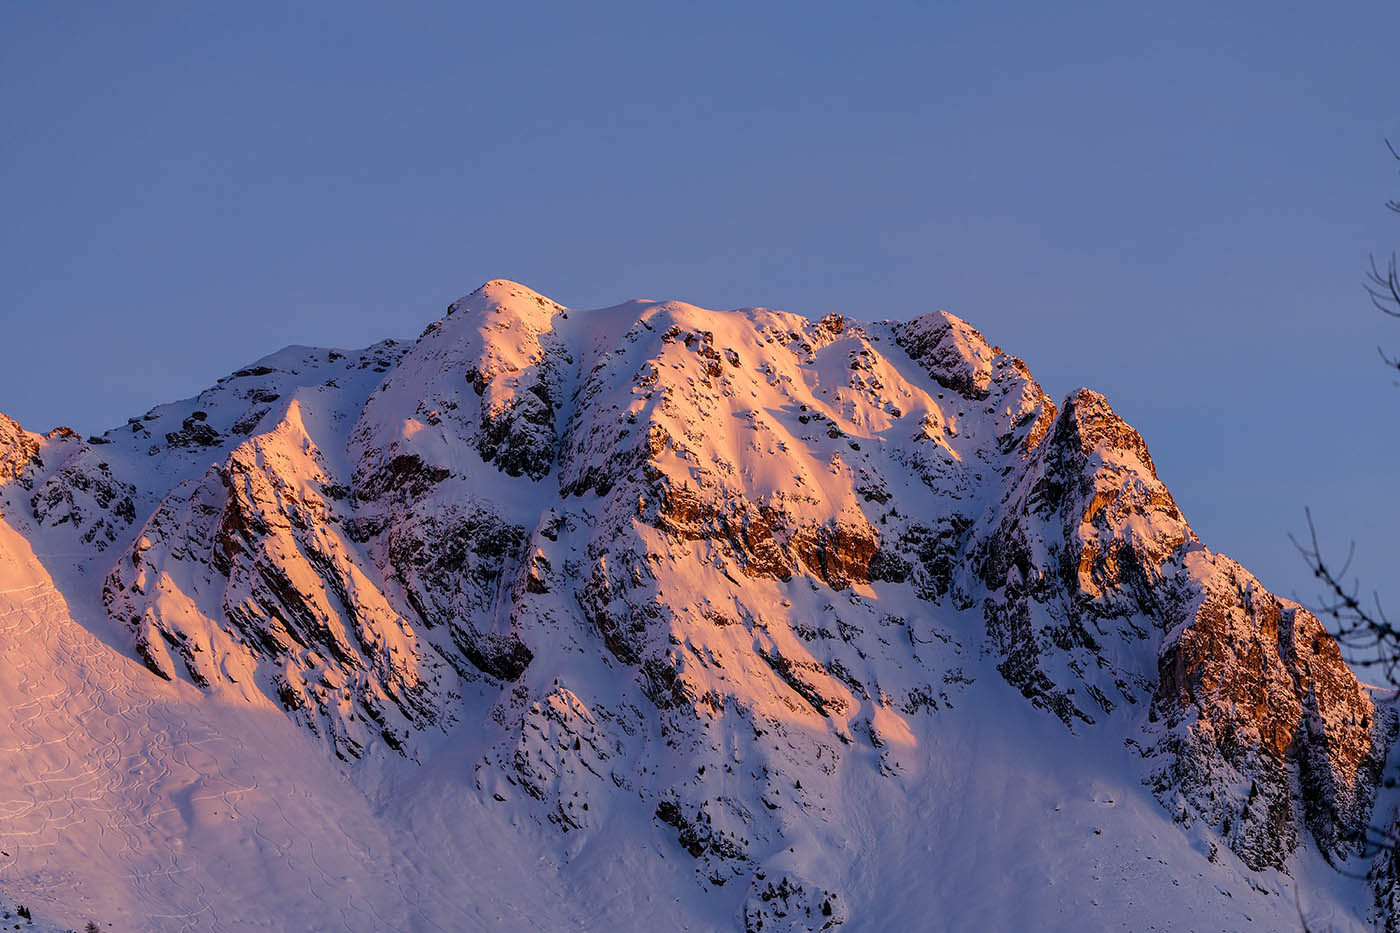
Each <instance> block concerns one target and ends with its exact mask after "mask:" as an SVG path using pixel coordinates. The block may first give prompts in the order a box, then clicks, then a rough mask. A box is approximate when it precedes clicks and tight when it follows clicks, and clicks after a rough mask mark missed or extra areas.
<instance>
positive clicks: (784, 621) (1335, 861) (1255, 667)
mask: <svg viewBox="0 0 1400 933" xmlns="http://www.w3.org/2000/svg"><path fill="white" fill-rule="evenodd" d="M906 316H907V315H906ZM1125 352H1130V348H1125ZM0 516H2V517H3V521H0V746H3V748H4V751H5V755H4V756H3V757H0V815H3V819H0V891H3V892H4V894H5V895H6V896H8V897H10V898H13V899H14V900H16V901H21V902H23V903H25V904H30V905H32V906H33V909H34V911H35V912H36V914H37V913H42V914H43V915H44V916H45V917H52V918H55V921H54V922H56V923H66V924H69V925H72V926H74V927H80V926H81V925H82V924H83V923H85V922H87V920H89V919H93V920H95V921H97V922H100V923H103V924H104V926H103V929H106V926H105V924H107V923H110V924H112V928H113V929H138V928H139V929H196V928H197V929H244V928H267V929H445V930H461V929H538V928H579V929H595V928H605V927H615V928H620V929H628V930H631V929H639V930H640V929H693V930H700V929H716V928H719V929H725V928H734V929H746V930H755V931H756V930H764V931H775V930H816V929H832V928H836V927H841V926H844V927H845V928H847V929H872V930H874V929H996V928H1018V929H1027V928H1031V929H1067V930H1069V929H1074V930H1083V929H1099V928H1109V927H1112V928H1120V927H1126V928H1131V929H1185V928H1195V929H1256V928H1273V929H1281V928H1288V927H1296V926H1297V925H1298V918H1299V912H1300V911H1301V912H1302V913H1303V915H1304V916H1306V917H1308V918H1309V920H1310V922H1311V923H1313V924H1314V925H1320V926H1327V925H1329V924H1330V925H1332V926H1334V927H1337V928H1342V929H1345V928H1350V927H1358V928H1366V927H1368V926H1369V925H1371V924H1379V925H1381V926H1382V927H1384V928H1387V929H1393V928H1394V927H1395V926H1396V925H1397V924H1400V880H1397V879H1400V866H1396V865H1395V864H1393V863H1392V862H1391V860H1390V859H1389V857H1388V855H1382V856H1381V857H1380V858H1379V859H1377V860H1375V861H1374V862H1372V861H1368V860H1367V858H1366V857H1365V856H1364V855H1363V853H1362V852H1361V848H1360V845H1359V840H1360V836H1361V834H1362V833H1363V831H1364V830H1365V829H1366V827H1368V826H1371V825H1376V826H1385V825H1389V824H1391V823H1393V822H1394V811H1395V805H1396V800H1395V799H1393V797H1392V792H1391V791H1389V790H1387V785H1385V783H1384V782H1383V781H1382V775H1383V774H1384V773H1385V763H1386V758H1387V754H1388V750H1389V746H1390V744H1391V741H1392V739H1393V738H1394V736H1395V733H1396V729H1397V725H1396V723H1397V717H1396V715H1395V713H1394V712H1393V711H1392V709H1391V706H1390V705H1389V695H1388V694H1382V693H1380V692H1378V691H1373V690H1371V689H1369V688H1367V687H1365V686H1363V685H1361V684H1359V683H1358V682H1357V680H1356V678H1355V677H1354V676H1353V674H1352V672H1351V671H1350V670H1349V669H1348V668H1347V666H1346V665H1345V664H1344V663H1343V661H1342V658H1341V656H1340V654H1339V652H1338V649H1337V646H1336V645H1335V644H1334V642H1333V641H1332V639H1331V638H1330V637H1329V636H1328V635H1327V633H1326V631H1325V630H1324V628H1323V626H1322V625H1320V624H1319V623H1318V621H1317V620H1316V619H1315V618H1313V616H1312V615H1310V614H1309V613H1308V612H1307V611H1306V610H1305V609H1303V608H1301V607H1299V606H1297V605H1295V604H1293V603H1291V602H1288V601H1287V600H1282V599H1279V598H1277V597H1275V596H1274V595H1272V594H1270V593H1269V592H1267V591H1266V590H1265V589H1264V588H1263V587H1262V586H1260V584H1259V582H1258V581H1257V580H1256V579H1255V578H1254V577H1252V576H1251V575H1250V574H1249V573H1248V572H1247V571H1246V570H1244V569H1243V568H1242V567H1240V566H1239V565H1238V564H1236V563H1235V562H1233V561H1231V560H1230V559H1229V558H1227V557H1225V556H1223V555H1220V554H1217V553H1214V552H1212V551H1210V550H1209V549H1207V548H1206V547H1205V546H1204V545H1203V544H1202V543H1201V542H1200V541H1199V540H1198V539H1197V538H1196V535H1195V534H1194V533H1193V532H1192V530H1191V528H1190V526H1189V525H1188V524H1187V522H1186V519H1185V518H1184V517H1183V515H1182V514H1181V512H1180V511H1179V510H1178V508H1177V506H1176V504H1175V503H1174V502H1173V500H1172V497H1171V494H1170V492H1168V490H1167V489H1166V487H1165V486H1163V484H1162V483H1161V482H1160V481H1159V480H1158V478H1157V475H1156V473H1155V470H1154V468H1153V464H1152V458H1151V456H1150V455H1149V454H1148V450H1147V446H1146V444H1145V443H1144V442H1143V440H1142V438H1141V437H1140V436H1139V435H1138V434H1137V432H1136V431H1134V430H1133V429H1132V428H1131V427H1129V426H1128V425H1127V424H1125V423H1124V422H1123V421H1122V420H1121V419H1120V418H1119V417H1118V416H1117V415H1116V414H1115V413H1114V412H1113V410H1112V409H1111V408H1110V407H1109V405H1108V403H1107V401H1106V400H1105V399H1104V398H1103V396H1101V395H1098V394H1096V393H1094V392H1091V391H1089V390H1080V391H1078V392H1076V393H1074V394H1072V395H1071V396H1069V397H1068V398H1067V399H1065V400H1064V401H1063V402H1062V403H1061V404H1059V405H1056V404H1055V403H1054V402H1053V401H1052V400H1051V399H1050V398H1048V397H1047V396H1046V395H1045V393H1044V392H1043V391H1042V390H1041V388H1040V387H1039V386H1038V385H1037V384H1036V383H1035V381H1034V380H1033V379H1032V378H1031V375H1030V373H1029V372H1028V371H1027V369H1026V367H1025V366H1024V365H1023V364H1022V363H1021V361H1020V360H1018V359H1016V358H1015V357H1013V356H1010V355H1008V354H1007V353H1005V352H1003V351H1002V350H1001V349H1000V348H998V347H994V346H990V345H989V344H988V343H987V341H986V340H985V339H984V338H983V337H982V335H981V334H980V333H978V332H977V331H976V330H975V329H973V328H972V327H971V326H969V325H968V324H966V323H965V322H963V321H961V320H959V319H958V318H956V317H953V316H952V315H949V314H946V313H943V312H937V313H932V314H926V315H924V316H921V317H915V318H913V319H912V320H905V321H902V322H894V321H882V322H879V323H859V322H857V321H855V320H852V319H847V318H843V317H840V316H836V315H830V316H828V317H826V318H823V319H822V320H820V321H815V322H814V321H810V320H807V319H805V318H802V317H800V316H797V315H794V314H788V313H782V312H776V311H769V310H765V309H758V308H750V309H743V310H737V311H710V310H706V309H702V308H698V307H694V306H692V305H687V304H684V303H681V302H652V301H633V302H628V303H626V304H623V305H619V306H617V307H613V308H607V309H602V310H597V311H583V312H577V311H571V310H568V309H566V308H564V307H563V306H561V305H559V304H557V303H556V302H554V301H551V300H549V299H547V298H545V297H543V296H541V295H538V294H536V293H535V292H533V291H531V290H529V289H528V288H525V287H524V286H521V285H517V284H515V283H512V282H505V281H494V282H490V283H487V284H486V285H484V286H482V288H480V289H478V290H477V291H475V292H473V293H472V294H471V295H469V296H467V297H466V298H463V299H461V300H459V301H457V302H454V303H453V304H452V305H451V306H450V307H449V309H448V311H447V314H446V315H445V316H444V317H443V318H442V319H441V320H439V321H436V322H434V323H432V324H430V325H429V326H428V327H427V329H426V330H425V331H424V332H423V333H422V335H421V336H420V337H419V338H418V339H417V340H415V341H394V340H387V341H384V342H383V343H380V344H376V345H374V346H372V347H369V348H366V349H364V350H357V351H343V350H321V349H311V348H306V347H289V348H287V349H285V350H282V351H280V352H278V353H275V354H273V355H272V356H269V357H266V358H264V359H263V360H260V361H259V362H257V363H256V364H254V365H252V366H250V367H248V368H246V369H242V370H239V371H238V372H236V373H234V374H232V375H231V376H228V377H226V378H224V379H221V380H220V381H219V382H218V384H217V385H215V386H214V387H212V388H210V389H208V390H206V391H205V392H203V393H202V394H200V395H199V396H198V397H196V398H193V399H188V400H185V401H181V402H176V403H173V404H170V405H165V406H161V407H158V408H155V409H152V410H151V411H150V412H148V413H146V414H145V415H144V416H141V417H139V418H132V419H131V420H130V421H129V422H128V423H127V424H125V425H122V426H121V427H118V428H115V429H113V430H111V431H108V432H107V433H106V434H103V435H101V436H98V437H90V438H87V439H86V440H84V439H83V438H81V437H79V436H77V435H76V434H74V433H73V432H71V431H68V430H66V429H61V428H60V429H56V430H54V431H51V432H49V433H48V434H45V435H39V434H35V433H31V432H28V431H26V430H24V429H22V428H21V427H20V426H19V425H17V424H16V423H14V422H13V421H11V420H10V419H8V418H4V417H3V416H0Z"/></svg>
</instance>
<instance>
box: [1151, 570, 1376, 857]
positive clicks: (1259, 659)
mask: <svg viewBox="0 0 1400 933" xmlns="http://www.w3.org/2000/svg"><path fill="white" fill-rule="evenodd" d="M1190 561H1191V562H1192V563H1193V564H1207V563H1208V564H1209V570H1208V572H1209V576H1207V577H1206V579H1207V581H1208V583H1207V587H1206V590H1205V592H1204V593H1203V594H1202V596H1201V597H1200V599H1199V604H1198V605H1197V606H1196V607H1195V609H1194V612H1190V610H1189V609H1188V615H1187V617H1186V618H1185V619H1184V620H1183V624H1182V626H1181V628H1180V629H1179V630H1178V631H1177V632H1175V633H1172V635H1170V636H1169V637H1168V639H1167V641H1166V643H1165V644H1164V647H1163V650H1162V653H1161V656H1160V662H1159V663H1160V668H1161V675H1160V680H1159V684H1158V692H1157V698H1156V707H1157V709H1158V710H1160V712H1161V715H1162V716H1163V717H1164V718H1165V719H1166V722H1167V725H1168V728H1169V730H1170V731H1169V733H1168V736H1167V739H1166V744H1167V746H1168V747H1169V748H1170V750H1171V752H1172V762H1171V764H1170V765H1169V766H1168V768H1167V769H1166V771H1165V772H1164V774H1163V775H1162V777H1165V778H1167V779H1169V780H1170V782H1171V783H1172V784H1174V785H1175V786H1174V787H1172V788H1171V791H1175V792H1178V793H1180V794H1182V795H1183V796H1184V797H1185V798H1186V800H1187V801H1189V802H1190V803H1192V804H1194V805H1195V806H1196V807H1197V808H1198V809H1199V810H1200V812H1201V813H1202V814H1203V815H1205V816H1206V817H1207V818H1208V819H1210V820H1212V821H1219V823H1220V824H1221V825H1222V827H1223V829H1222V832H1223V834H1224V835H1225V836H1226V837H1227V838H1228V839H1229V840H1230V842H1231V846H1232V848H1234V849H1235V851H1236V852H1237V853H1238V854H1239V855H1240V857H1241V858H1242V859H1244V861H1245V862H1246V864H1248V865H1250V866H1251V867H1254V868H1260V867H1264V866H1272V867H1281V866H1282V865H1283V860H1284V858H1285V857H1286V856H1287V855H1288V853H1289V852H1290V851H1291V849H1292V848H1293V846H1294V845H1295V844H1296V838H1297V834H1298V829H1299V828H1300V827H1306V828H1307V829H1308V830H1309V831H1310V832H1311V833H1312V835H1313V837H1314V838H1315V839H1316V840H1317V843H1318V845H1319V847H1321V849H1322V850H1323V852H1324V853H1326V854H1329V855H1334V856H1345V855H1346V854H1348V853H1349V852H1351V851H1357V850H1359V843H1360V841H1361V837H1362V833H1363V832H1364V830H1365V828H1366V825H1367V822H1368V820H1369V819H1370V814H1371V802H1372V799H1373V796H1374V791H1375V787H1376V785H1377V782H1378V780H1379V778H1380V771H1381V767H1382V765H1383V764H1384V758H1385V754H1384V753H1385V749H1386V747H1387V745H1388V743H1389V742H1390V740H1391V739H1393V737H1394V730H1395V722H1394V719H1393V716H1392V714H1390V713H1389V711H1378V710H1377V708H1376V706H1375V704H1374V703H1373V702H1372V700H1371V697H1370V696H1369V695H1368V694H1367V692H1366V690H1365V689H1364V688H1362V687H1361V686H1360V685H1359V684H1358V683H1357V682H1356V678H1355V676H1354V675H1353V674H1352V673H1351V671H1350V670H1349V669H1348V668H1347V666H1346V664H1345V663H1344V662H1343V661H1342V657H1341V653H1340V651H1339V650H1338V648H1337V644H1336V642H1335V641H1333V640H1332V638H1331V636H1330V635H1328V633H1327V632H1326V630H1325V629H1324V628H1323V626H1322V624H1321V623H1320V622H1318V621H1317V619H1316V618H1314V617H1313V616H1312V614H1311V613H1309V612H1307V610H1305V609H1302V608H1301V607H1298V606H1294V605H1290V604H1286V603H1284V602H1282V601H1281V600H1279V599H1278V598H1276V597H1274V596H1273V595H1271V594H1270V593H1268V592H1267V591H1265V590H1264V589H1263V588H1262V587H1260V586H1259V584H1258V581H1256V580H1254V579H1253V577H1250V576H1249V575H1248V574H1247V573H1246V572H1245V571H1243V570H1242V569H1241V568H1240V567H1239V566H1238V565H1236V564H1234V563H1233V562H1232V561H1229V560H1227V559H1225V558H1219V557H1208V556H1206V555H1204V554H1202V553H1199V552H1198V553H1195V554H1193V555H1191V557H1190ZM1224 774H1228V775H1230V776H1231V777H1234V778H1235V779H1236V780H1234V781H1225V782H1223V783H1222V781H1221V776H1222V775H1224ZM1295 780H1296V782H1297V784H1296V787H1297V789H1296V790H1295V789H1294V783H1293V782H1294V781H1295ZM1239 784H1247V786H1248V788H1249V790H1248V791H1247V792H1246V793H1245V794H1244V795H1243V799H1240V795H1239V794H1238V793H1232V792H1231V791H1232V790H1235V791H1237V790H1238V785H1239ZM1159 789H1161V790H1167V788H1164V787H1163V788H1159ZM1171 791H1168V792H1171ZM1300 817H1301V818H1300Z"/></svg>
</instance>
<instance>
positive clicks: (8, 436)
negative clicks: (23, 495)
mask: <svg viewBox="0 0 1400 933" xmlns="http://www.w3.org/2000/svg"><path fill="white" fill-rule="evenodd" d="M42 465H43V461H42V460H40V459H39V441H38V439H36V438H34V437H31V436H30V434H29V432H27V431H25V430H24V429H23V428H21V427H20V426H19V424H18V423H17V422H16V421H15V420H14V419H13V418H10V417H8V416H7V415H4V414H0V483H14V482H22V478H23V476H24V474H25V472H26V471H27V470H29V469H30V468H31V467H35V466H40V467H42Z"/></svg>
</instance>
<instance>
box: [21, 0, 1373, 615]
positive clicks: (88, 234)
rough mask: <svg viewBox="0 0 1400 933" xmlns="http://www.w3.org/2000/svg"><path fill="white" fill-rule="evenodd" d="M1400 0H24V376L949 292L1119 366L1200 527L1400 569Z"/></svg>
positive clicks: (49, 402) (106, 389)
mask: <svg viewBox="0 0 1400 933" xmlns="http://www.w3.org/2000/svg"><path fill="white" fill-rule="evenodd" d="M1397 39H1400V4H1395V3H1394V2H1389V0H1387V2H1375V3H1359V2H1357V3H1334V4H1317V3H1308V4H1303V3H1283V4H1280V3H1248V2H1232V3H1227V4H1219V3H1191V2H1185V3H1180V2H1179V3H1172V4H1140V3H1128V4H1120V3H1103V4H1097V3H1083V4H1073V5H1066V4H1041V3H1006V4H993V3H978V4H970V3H968V4H956V5H955V4H936V3H918V4H894V3H882V4H854V3H840V4H828V3H802V4H787V5H783V4H730V3H705V4H675V3H646V4H636V5H619V4H580V3H561V4H557V5H551V4H545V5H535V4H528V3H520V2H511V3H494V4H489V5H488V4H471V3H460V4H444V5H433V4H426V3H412V2H405V3H397V4H388V3H384V4H359V3H336V4H296V5H292V4H287V5H280V4H279V5H272V4H262V3H237V4H191V3H186V2H178V3H175V2H172V3H169V4H163V5H162V4H98V3H88V4H22V3H9V4H5V5H4V6H3V7H0V127H3V129H0V197H2V199H0V207H2V208H3V217H4V221H3V223H0V325H2V326H0V360H2V361H3V363H0V410H3V411H5V412H7V413H9V414H10V415H12V416H13V417H15V418H17V419H19V420H20V421H21V423H23V424H24V425H25V426H26V427H29V428H31V429H36V430H45V429H47V428H49V427H51V426H53V425H56V424H68V425H72V426H73V427H75V428H77V429H78V430H80V431H83V432H84V433H91V432H95V431H99V430H101V429H104V428H106V427H109V426H111V425H113V424H116V423H119V422H121V421H123V420H125V418H126V417H127V416H129V415H137V414H141V413H142V412H144V411H146V410H147V409H148V408H150V407H151V406H152V405H155V404H158V403H160V402H164V401H170V400H173V399H176V398H180V397H183V396H188V395H192V394H194V393H195V392H197V391H198V390H199V389H201V388H203V387H204V386H206V385H208V384H210V383H212V382H213V381H214V380H215V379H216V378H218V377H219V376H221V375H224V374H226V373H227V372H229V371H231V370H233V369H236V368H238V367H239V366H241V365H243V364H245V363H247V362H249V361H251V360H252V359H255V358H257V357H259V356H262V355H264V354H266V353H268V352H270V351H272V350H275V349H277V348H278V347H280V346H283V345H285V344H288V343H308V344H315V345H322V346H326V345H331V346H336V345H338V346H359V345H363V344H367V343H370V342H372V341H375V340H378V339H380V338H382V337H385V336H410V337H411V336H415V335H417V334H418V333H419V331H420V330H421V329H422V327H423V326H424V325H425V324H426V323H427V322H429V321H431V320H433V319H435V318H437V317H439V316H440V315H441V313H442V311H443V309H444V308H445V306H446V305H447V303H448V302H449V301H450V300H452V299H453V298H455V297H457V296H459V295H461V294H464V293H466V292H469V291H471V290H472V289H474V288H475V287H476V286H477V285H479V284H480V283H481V282H483V281H485V280H487V279H491V278H511V279H516V280H519V281H522V282H524V283H526V284H528V285H530V286H532V287H534V288H536V289H538V290H539V291H541V292H544V293H545V294H547V295H549V296H550V297H552V298H555V299H557V300H559V301H561V302H563V303H564V304H567V305H570V306H574V307H581V308H587V307H599V306H604V305H610V304H615V303H617V302H619V301H621V300H624V299H626V298H630V297H638V296H644V297H653V298H682V299H685V300H687V301H691V302H694V303H696V304H700V305H704V306H707V307H715V308H729V307H737V306H743V305H765V306H769V307H776V308H782V309H785V310H790V311H797V312H800V313H803V314H806V315H808V316H813V317H819V316H821V315H823V314H825V313H827V312H830V311H838V312H841V313H844V314H847V315H851V316H854V317H856V318H859V319H879V318H885V317H892V318H905V317H910V316H913V315H915V314H919V313H923V312H925V311H930V310H935V309H938V308H946V309H948V310H950V311H952V312H954V313H956V314H958V315H961V316H962V317H964V318H966V319H968V320H969V321H971V322H972V323H973V324H975V325H976V326H977V327H979V328H980V329H981V330H982V331H983V332H984V333H985V334H986V335H987V337H988V338H989V339H990V340H991V341H993V342H994V343H998V344H1000V345H1002V346H1003V347H1005V348H1006V349H1007V350H1009V351H1010V352H1013V353H1015V354H1017V355H1019V356H1021V357H1022V358H1024V359H1025V360H1026V361H1027V363H1028V364H1029V365H1030V367H1031V370H1032V372H1034V373H1035V375H1036V376H1037V378H1038V379H1039V380H1040V381H1041V383H1042V384H1043V385H1044V386H1045V387H1046V389H1047V390H1048V391H1049V392H1050V393H1051V394H1052V395H1054V396H1056V397H1057V398H1058V397H1061V396H1063V395H1064V394H1065V393H1067V392H1069V391H1071V390H1072V389H1074V388H1076V387H1078V386H1080V385H1088V386H1090V387H1093V388H1096V389H1098V390H1100V391H1102V392H1104V393H1105V394H1106V395H1107V396H1108V397H1109V400H1110V401H1111V402H1112V403H1113V405H1114V406H1115V407H1116V408H1117V409H1118V411H1119V412H1120V413H1121V414H1122V415H1123V416H1124V417H1125V418H1127V419H1128V420H1129V421H1130V422H1131V423H1132V424H1134V425H1135V426H1136V427H1138V428H1139V429H1140V430H1141V431H1142V433H1143V434H1144V435H1145V437H1146V438H1147V441H1148V444H1149V445H1150V447H1151V449H1152V453H1153V455H1154V457H1155V459H1156V460H1157V464H1158V468H1159V472H1160V473H1161V475H1162V477H1163V479H1164V480H1165V481H1166V482H1167V484H1168V485H1169V486H1170V488H1171V489H1172V490H1173V492H1174V493H1175V494H1176V496H1177V499H1178V501H1179V502H1180V504H1181V506H1182V508H1183V510H1184V511H1185V512H1186V514H1187V517H1188V518H1189V519H1190V520H1191V522H1192V523H1193V525H1194V526H1195V528H1196V530H1197V531H1198V533H1199V534H1200V535H1201V537H1202V538H1203V539H1204V540H1205V541H1206V542H1207V543H1208V544H1210V545H1211V546H1212V547H1214V548H1216V549H1218V550H1223V551H1225V552H1226V553H1229V554H1231V555H1232V556H1234V557H1236V558H1238V559H1239V560H1241V561H1242V562H1243V563H1244V564H1245V565H1246V566H1248V567H1250V568H1251V569H1253V570H1254V571H1255V572H1256V573H1258V574H1259V575H1260V576H1261V577H1262V578H1263V580H1264V582H1265V583H1266V584H1267V585H1269V586H1270V587H1272V588H1274V589H1275V590H1277V591H1279V592H1280V593H1283V594H1285V595H1288V594H1297V595H1299V596H1303V597H1309V596H1311V595H1313V591H1312V588H1311V585H1310V580H1309V579H1308V576H1307V573H1306V570H1305V568H1304V566H1303V564H1302V562H1301V561H1300V560H1299V558H1298V557H1297V556H1296V554H1295V553H1294V551H1293V549H1292V546H1291V545H1290V544H1289V543H1288V537H1287V536H1288V533H1289V532H1290V531H1295V532H1296V531H1299V530H1301V529H1302V528H1303V527H1304V520H1303V507H1304V505H1311V506H1312V507H1313V511H1314V513H1315V515H1316V516H1317V517H1318V519H1319V522H1320V524H1321V527H1322V529H1323V531H1324V532H1325V533H1326V536H1327V540H1329V541H1331V542H1333V543H1335V544H1337V545H1338V546H1344V545H1345V543H1346V542H1347V540H1348V539H1351V538H1355V539H1356V540H1357V542H1358V545H1359V547H1360V549H1361V556H1360V559H1359V563H1358V569H1359V570H1360V571H1361V572H1362V573H1363V575H1364V578H1365V582H1366V583H1367V585H1368V586H1379V587H1381V588H1382V589H1387V588H1388V589H1389V591H1390V594H1391V598H1392V600H1393V601H1395V602H1396V603H1397V604H1400V583H1395V584H1392V581H1393V580H1394V577H1395V569H1396V564H1397V560H1396V558H1397V556H1400V544H1397V527H1400V496H1397V487H1400V470H1398V469H1397V464H1398V463H1400V456H1398V455H1400V438H1397V431H1396V426H1397V423H1398V421H1400V419H1398V418H1397V416H1400V388H1397V387H1396V385H1395V378H1394V373H1393V372H1387V371H1386V370H1385V368H1384V367H1383V366H1382V365H1381V363H1380V362H1379V359H1378V356H1377V354H1376V348H1377V346H1378V345H1386V346H1389V347H1391V348H1392V349H1394V350H1397V351H1400V322H1388V321H1386V320H1385V319H1383V318H1382V317H1381V315H1380V314H1378V313H1377V312H1374V311H1372V310H1370V308H1369V306H1368V304H1367V300H1366V298H1365V295H1364V292H1363V291H1362V284H1361V283H1362V277H1363V271H1364V269H1365V266H1366V262H1367V257H1368V255H1369V254H1371V253H1376V254H1380V255H1385V254H1388V253H1389V252H1390V251H1391V249H1392V248H1395V247H1400V217H1396V216H1394V215H1391V214H1389V213H1387V212H1386V211H1385V209H1384V207H1383V202H1384V200H1385V199H1386V198H1394V197H1400V173H1397V168H1400V164H1397V163H1394V162H1393V161H1392V160H1391V159H1390V156H1389V154H1388V153H1387V152H1386V150H1385V147H1384V139H1385V138H1386V137H1387V136H1389V137H1391V138H1393V139H1396V140H1397V144H1398V145H1400V58H1397V56H1396V55H1395V43H1396V41H1397Z"/></svg>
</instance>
